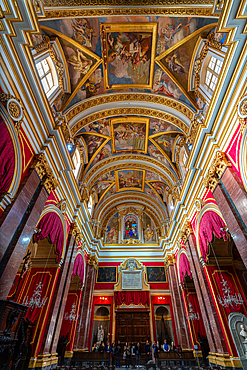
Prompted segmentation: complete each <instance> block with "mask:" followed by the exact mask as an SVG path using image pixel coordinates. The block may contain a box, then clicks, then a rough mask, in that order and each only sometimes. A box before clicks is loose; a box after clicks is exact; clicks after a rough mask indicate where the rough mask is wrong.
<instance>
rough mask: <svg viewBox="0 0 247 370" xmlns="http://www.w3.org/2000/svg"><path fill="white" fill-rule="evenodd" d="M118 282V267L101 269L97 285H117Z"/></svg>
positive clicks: (99, 269)
mask: <svg viewBox="0 0 247 370" xmlns="http://www.w3.org/2000/svg"><path fill="white" fill-rule="evenodd" d="M116 282H117V268H116V266H113V267H112V266H111V267H106V266H103V267H101V266H100V267H99V268H98V273H97V283H116Z"/></svg>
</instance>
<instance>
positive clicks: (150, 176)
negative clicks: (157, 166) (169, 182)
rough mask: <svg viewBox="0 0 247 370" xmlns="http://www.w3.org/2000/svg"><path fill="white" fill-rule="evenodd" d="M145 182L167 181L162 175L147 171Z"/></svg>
mask: <svg viewBox="0 0 247 370" xmlns="http://www.w3.org/2000/svg"><path fill="white" fill-rule="evenodd" d="M145 180H146V181H152V180H158V181H162V182H165V180H164V179H163V178H162V177H161V176H160V175H158V174H157V173H155V172H152V171H146V177H145Z"/></svg>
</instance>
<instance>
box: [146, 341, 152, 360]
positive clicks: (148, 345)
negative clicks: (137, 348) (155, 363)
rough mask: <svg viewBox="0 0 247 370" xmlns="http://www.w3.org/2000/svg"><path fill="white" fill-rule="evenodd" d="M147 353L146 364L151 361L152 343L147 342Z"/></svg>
mask: <svg viewBox="0 0 247 370" xmlns="http://www.w3.org/2000/svg"><path fill="white" fill-rule="evenodd" d="M145 353H146V363H148V361H150V360H151V358H152V357H151V348H150V343H149V341H148V340H147V341H146V344H145Z"/></svg>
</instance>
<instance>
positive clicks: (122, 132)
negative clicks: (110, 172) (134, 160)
mask: <svg viewBox="0 0 247 370" xmlns="http://www.w3.org/2000/svg"><path fill="white" fill-rule="evenodd" d="M110 127H111V136H112V152H113V153H118V152H133V151H136V152H139V153H147V149H148V133H149V118H141V117H121V118H114V119H112V120H111V121H110Z"/></svg>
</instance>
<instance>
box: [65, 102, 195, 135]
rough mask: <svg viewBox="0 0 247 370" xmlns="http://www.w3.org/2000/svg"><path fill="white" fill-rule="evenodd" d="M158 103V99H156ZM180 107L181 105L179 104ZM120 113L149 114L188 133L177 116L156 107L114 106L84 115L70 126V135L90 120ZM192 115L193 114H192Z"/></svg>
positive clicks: (186, 127) (187, 128)
mask: <svg viewBox="0 0 247 370" xmlns="http://www.w3.org/2000/svg"><path fill="white" fill-rule="evenodd" d="M157 103H158V99H157ZM176 106H177V104H176V103H174V106H172V108H176ZM181 107H182V106H181ZM121 115H124V116H126V115H134V116H136V115H142V116H149V117H154V118H158V119H162V120H164V121H168V122H170V123H172V124H173V125H176V126H177V127H179V128H181V130H183V131H184V133H185V134H186V135H188V133H189V127H188V126H187V125H186V124H185V123H184V122H183V121H181V120H180V119H179V118H176V117H174V116H172V115H171V114H168V113H165V112H161V111H158V110H157V109H150V108H139V107H136V108H116V109H106V110H104V111H101V112H97V113H93V114H91V115H89V116H87V117H84V118H83V119H81V120H79V121H78V122H76V124H75V125H74V126H73V127H71V129H70V132H71V135H72V136H75V135H76V134H77V132H78V131H80V130H81V129H82V128H83V127H84V126H86V125H88V124H89V123H91V122H94V121H97V120H99V119H103V118H108V117H112V116H121ZM192 116H193V114H192Z"/></svg>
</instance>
